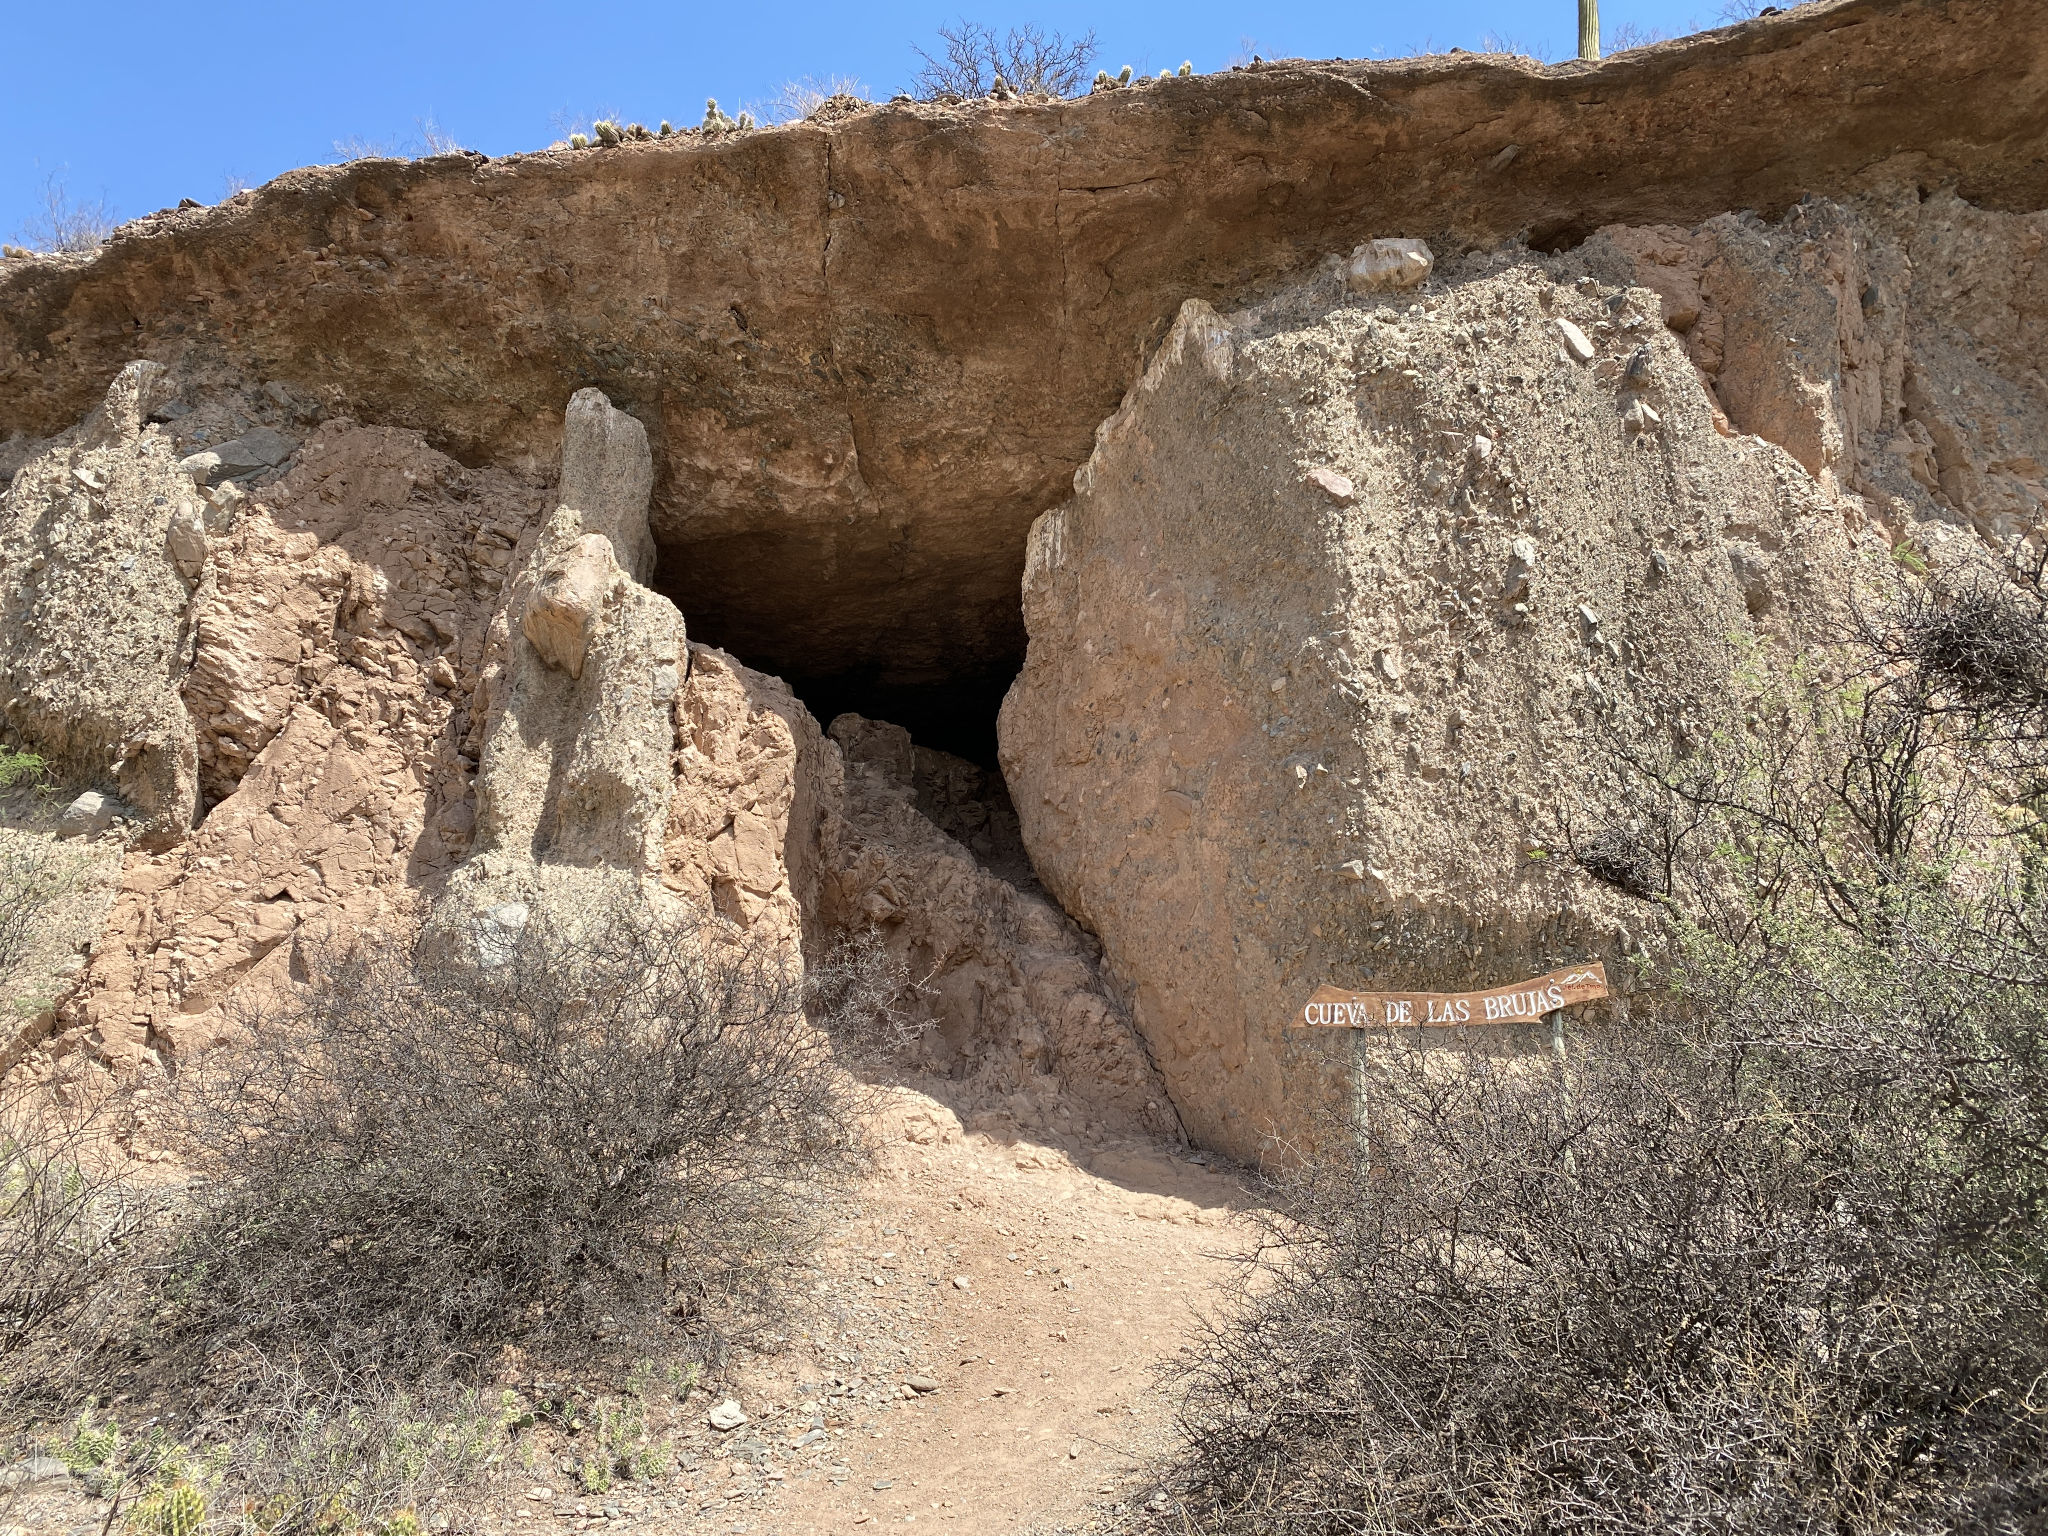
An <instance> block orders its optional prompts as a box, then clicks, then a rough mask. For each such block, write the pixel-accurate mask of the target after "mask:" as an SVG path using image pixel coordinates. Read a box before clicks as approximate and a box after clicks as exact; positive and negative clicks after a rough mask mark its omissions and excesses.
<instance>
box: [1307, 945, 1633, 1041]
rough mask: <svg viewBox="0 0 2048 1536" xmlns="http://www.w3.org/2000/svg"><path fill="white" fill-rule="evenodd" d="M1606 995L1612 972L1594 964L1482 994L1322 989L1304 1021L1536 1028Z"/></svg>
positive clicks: (1325, 1025) (1327, 1025)
mask: <svg viewBox="0 0 2048 1536" xmlns="http://www.w3.org/2000/svg"><path fill="white" fill-rule="evenodd" d="M1605 996H1607V968H1606V967H1605V966H1603V965H1601V964H1599V963H1598V962H1593V963H1590V964H1586V965H1574V966H1567V967H1566V968H1565V969H1563V970H1559V971H1552V972H1550V973H1549V974H1548V975H1545V976H1538V977H1536V978H1535V979H1533V980H1531V981H1518V982H1515V983H1514V984H1513V985H1511V986H1505V987H1488V988H1486V989H1484V990H1483V991H1478V992H1346V991H1344V990H1342V989H1341V988H1338V987H1321V988H1318V989H1317V991H1316V995H1315V996H1314V997H1312V998H1310V999H1309V1000H1308V1002H1307V1004H1306V1005H1304V1006H1303V1008H1302V1010H1301V1022H1302V1023H1303V1024H1306V1025H1309V1026H1311V1027H1313V1028H1317V1029H1388V1028H1393V1029H1405V1028H1415V1029H1419V1028H1422V1027H1425V1026H1427V1025H1432V1024H1434V1025H1439V1026H1444V1027H1450V1028H1456V1027H1457V1026H1459V1025H1462V1024H1533V1023H1536V1022H1537V1021H1539V1020H1541V1019H1542V1018H1543V1017H1544V1016H1545V1015H1547V1014H1551V1013H1555V1012H1556V1011H1557V1010H1558V1009H1560V1008H1569V1007H1571V1006H1572V1005H1573V1004H1575V1003H1590V1002H1592V1001H1593V1000H1594V999H1595V998H1601V997H1605Z"/></svg>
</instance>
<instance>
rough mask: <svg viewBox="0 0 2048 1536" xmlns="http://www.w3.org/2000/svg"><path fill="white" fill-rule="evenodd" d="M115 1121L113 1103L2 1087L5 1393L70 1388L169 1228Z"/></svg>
mask: <svg viewBox="0 0 2048 1536" xmlns="http://www.w3.org/2000/svg"><path fill="white" fill-rule="evenodd" d="M113 1126H114V1116H113V1114H112V1113H111V1112H110V1109H109V1106H107V1105H106V1104H105V1103H104V1102H100V1103H95V1104H92V1105H87V1106H70V1105H66V1104H63V1103H60V1102H58V1101H57V1100H56V1099H54V1098H52V1097H51V1096H50V1095H49V1094H48V1093H46V1092H45V1091H44V1090H43V1088H42V1087H41V1086H40V1085H37V1084H34V1083H30V1082H26V1081H22V1080H15V1081H12V1082H10V1083H4V1084H0V1392H5V1393H12V1394H20V1395H21V1396H20V1398H18V1400H25V1398H26V1395H28V1394H30V1393H31V1392H33V1393H34V1394H35V1395H36V1396H37V1397H38V1398H41V1397H46V1396H49V1395H52V1394H59V1395H61V1393H62V1392H63V1391H64V1390H66V1388H67V1387H68V1386H69V1385H70V1384H71V1382H72V1381H73V1379H74V1374H75V1371H76V1368H77V1366H78V1364H79V1361H80V1358H81V1357H82V1356H83V1355H86V1354H90V1353H91V1352H92V1351H93V1350H95V1349H97V1348H98V1347H99V1346H100V1344H101V1343H103V1342H104V1340H105V1339H106V1338H107V1337H108V1334H109V1332H110V1330H113V1329H114V1328H115V1327H116V1326H117V1324H118V1322H119V1318H120V1313H121V1304H122V1298H123V1297H124V1296H129V1295H130V1293H131V1292H132V1291H133V1290H134V1288H135V1284H136V1282H137V1280H138V1278H139V1269H140V1264H141V1260H142V1258H143V1256H144V1255H145V1254H146V1253H147V1252H148V1251H149V1249H150V1247H151V1244H152V1243H153V1241H154V1239H155V1238H156V1236H157V1234H158V1231H159V1225H160V1220H161V1217H162V1214H163V1205H164V1203H163V1200H162V1198H161V1197H160V1196H159V1195H157V1194H155V1193H153V1192H150V1191H146V1190H143V1189H140V1188H138V1187H136V1186H135V1185H134V1184H133V1183H132V1182H131V1181H130V1180H128V1179H127V1178H126V1177H125V1176H124V1173H125V1162H126V1153H125V1152H124V1150H123V1149H122V1148H120V1147H119V1146H117V1145H115V1143H114V1140H113ZM131 1299H132V1298H131Z"/></svg>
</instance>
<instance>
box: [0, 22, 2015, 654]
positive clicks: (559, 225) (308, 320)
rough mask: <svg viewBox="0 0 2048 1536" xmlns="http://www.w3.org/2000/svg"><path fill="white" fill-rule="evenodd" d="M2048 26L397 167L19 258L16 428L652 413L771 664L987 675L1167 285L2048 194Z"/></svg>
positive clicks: (1239, 89) (1127, 96)
mask: <svg viewBox="0 0 2048 1536" xmlns="http://www.w3.org/2000/svg"><path fill="white" fill-rule="evenodd" d="M2044 60H2048V16H2044V15H2043V14H2042V12H2041V9H2040V8H2039V7H2038V6H2036V5H2033V4H2030V3H2025V0H1835V3H1828V4H1818V5H1811V6H1803V7H1799V8H1796V9H1795V10H1794V11H1792V12H1790V13H1788V14H1786V15H1783V16H1779V17H1775V18H1770V19H1767V20H1762V21H1758V22H1754V23H1749V24H1746V25H1744V26H1740V27H1736V28H1729V29H1723V30H1722V31H1719V32H1716V33H1712V34H1706V35H1703V36H1701V37H1697V38H1692V39H1686V40H1682V41H1680V42H1675V43H1670V44H1665V45H1661V46H1659V47H1656V48H1652V49H1647V50H1642V51H1640V52H1638V53H1634V54H1629V55H1625V56H1622V57H1620V58H1617V59H1614V60H1610V61H1608V62H1606V63H1604V64H1601V65H1598V66H1590V65H1580V64H1567V65H1560V66H1554V67H1549V68H1545V67H1542V66H1537V65H1535V64H1533V63H1530V62H1528V61H1519V60H1513V59H1503V58H1498V57H1490V56H1477V55H1467V56H1438V57H1433V58H1429V59H1424V60H1412V61H1401V62H1398V63H1391V64H1373V63H1334V64H1308V63H1300V62H1287V63H1283V64H1277V65H1269V66H1264V67H1262V68H1259V69H1257V70H1250V71H1237V72H1230V73H1224V74H1218V75H1210V76H1203V77H1196V78H1193V79H1186V80H1175V81H1170V82H1160V83H1146V84H1144V85H1143V86H1142V87H1139V88H1134V89H1131V90H1129V91H1120V92H1114V93H1106V94H1103V95H1098V96H1096V97H1092V98H1088V99H1084V100H1080V101H1073V102H1060V103H1039V104H1032V103H1017V104H1009V105H995V104H987V105H982V104H976V105H971V106H965V107H942V106H925V105H914V106H886V107H878V108H876V109H874V110H872V111H869V112H866V113H862V114H859V115H856V116H852V117H847V118H842V119H839V120H837V121H835V122H832V123H830V124H800V125H795V126H791V127H787V128H782V129H775V130H767V131H762V132H758V133H753V134H747V135H737V136H729V137H726V138H723V139H721V140H718V141H715V142H704V143H699V142H694V141H693V142H691V143H688V144H683V145H676V144H674V142H673V141H671V142H669V143H662V144H653V145H636V146H629V147H626V148H622V149H618V150H602V151H600V150H590V151H580V152H563V153H551V154H537V155H525V156H514V157H510V158H507V159H503V160H496V161H485V160H484V159H483V158H482V157H479V156H460V155H456V156H439V157H434V158H430V159H427V160H421V161H415V162H396V161H367V162H358V163H355V164H352V165H347V166H339V167H330V168H319V169H309V170H305V171H299V172H294V173H291V174H290V175H287V176H285V177H282V178H279V179H278V180H277V181H276V182H273V183H271V184H270V185H269V186H267V187H265V188H263V189H260V190H259V191H257V192H254V193H251V194H245V195H243V196H239V197H237V198H235V199H231V200H230V201H229V202H228V203H227V204H224V205H222V206H221V207H219V208H214V209H195V210H187V211H183V212H175V213H171V214H167V215H162V216H156V217H154V218H152V219H149V220H143V221H138V222H137V223H136V224H133V225H130V226H127V227H126V228H125V229H124V230H123V232H121V233H120V234H119V235H117V237H116V238H115V239H114V240H112V241H111V242H110V243H109V244H108V245H107V246H106V247H105V248H104V249H103V250H102V251H101V252H100V253H98V254H97V255H96V256H95V257H93V258H91V259H90V260H82V261H81V260H77V259H68V258H67V259H51V260H32V261H10V262H8V263H6V264H5V266H0V437H5V436H7V435H11V434H14V433H26V434H29V435H41V434H44V433H48V432H51V431H54V430H57V429H59V428H61V427H62V426H63V425H65V424H66V423H68V422H69V421H72V420H76V419H77V417H78V416H79V415H80V414H82V412H83V410H84V409H85V408H86V407H87V406H89V405H90V404H91V402H92V401H93V400H94V399H96V398H97V397H98V395H99V394H100V393H102V392H103V391H104V390H105V388H106V385H107V382H108V380H109V379H110V378H111V377H112V376H113V374H114V373H115V372H116V371H117V370H118V369H119V367H120V366H121V365H122V364H124V363H125V362H127V361H128V360H130V359H132V358H134V357H137V356H148V357H153V358H156V359H158V360H161V361H164V362H166V363H169V364H171V365H172V366H173V367H174V368H178V367H182V368H201V369H204V368H219V369H224V370H228V371H231V372H234V373H236V374H239V375H241V376H244V377H250V378H264V379H276V380H281V381H283V382H285V383H288V384H291V385H292V386H294V387H295V388H297V389H299V390H302V391H304V392H305V393H307V394H309V395H312V396H314V397H317V398H319V399H321V400H322V401H324V403H325V405H326V408H327V409H328V410H330V411H334V412H348V413H350V414H354V415H356V416H358V417H360V418H361V419H364V420H368V421H375V422H380V423H386V424H390V425H394V426H403V427H412V428H416V429H418V430H420V431H422V432H424V433H425V434H427V436H428V437H429V439H430V440H431V441H433V442H434V443H435V444H436V445H437V446H439V447H441V448H443V449H445V450H446V451H449V452H451V453H452V454H454V455H455V456H457V457H458V458H461V459H463V460H465V461H468V462H471V463H481V462H486V461H488V462H492V463H499V464H508V465H509V464H517V463H522V462H523V463H527V464H531V465H534V466H541V467H544V466H546V465H548V464H550V463H551V462H552V461H553V459H554V457H555V455H556V453H557V452H558V451H559V446H560V430H561V427H560V419H561V418H560V409H561V402H562V400H564V399H565V398H566V397H567V396H568V395H570V394H571V393H573V392H574V391H575V390H576V389H578V388H581V387H585V386H591V385H595V386H597V387H600V388H603V389H604V390H605V391H606V392H607V394H609V395H610V396H611V398H612V399H613V400H614V401H616V402H617V403H618V404H619V405H620V406H621V407H622V408H624V409H626V410H627V411H629V412H631V413H632V414H634V415H635V416H636V417H638V418H639V419H640V420H641V421H642V422H643V423H644V424H645V425H646V427H647V429H648V433H649V438H650V442H651V445H652V447H653V451H654V457H655V462H656V484H655V492H654V501H653V506H652V510H651V516H652V523H653V529H654V533H655V537H656V540H657V542H658V544H659V547H660V563H659V566H658V569H657V574H656V578H655V580H656V584H657V585H658V586H659V587H660V588H661V589H662V590H663V591H665V592H667V593H668V594H670V595H671V596H673V597H674V598H675V599H676V600H677V601H678V603H679V604H680V605H681V607H682V608H683V609H684V611H685V612H686V613H688V614H689V615H690V616H691V622H692V626H693V632H695V633H701V634H704V635H706V636H707V637H709V638H712V639H715V640H716V641H718V642H719V643H721V644H724V645H726V646H727V647H728V648H730V649H732V650H734V651H735V652H736V653H738V654H741V655H744V656H746V657H747V658H748V659H749V660H750V661H752V662H754V663H757V664H758V665H761V666H763V667H765V668H768V669H769V670H772V671H778V672H782V673H785V674H788V675H791V676H794V677H801V678H806V679H816V680H819V682H820V683H822V684H825V685H830V684H831V683H833V682H834V681H835V680H837V681H840V682H842V683H845V684H846V685H847V686H850V687H863V688H872V689H877V690H882V691H888V690H896V691H899V692H903V691H911V692H914V691H916V690H919V689H935V690H943V689H945V688H947V687H959V686H961V685H962V684H963V680H965V681H968V682H971V683H972V685H973V686H974V687H976V688H980V689H982V690H983V691H985V690H986V687H987V686H989V685H991V680H1000V678H1001V677H1003V676H1004V675H1006V673H1007V671H1008V670H1010V669H1013V668H1014V667H1015V665H1016V664H1017V662H1018V660H1019V659H1020V657H1021V655H1022V652H1023V643H1024V636H1023V629H1022V625H1021V622H1020V620H1019V616H1018V608H1017V581H1018V577H1019V575H1020V573H1021V569H1022V565H1023V558H1024V543H1025V536H1026V533H1027V530H1028V528H1029V526H1030V523H1031V520H1032V519H1033V518H1034V517H1035V516H1036V515H1037V514H1038V513H1039V512H1041V511H1043V510H1044V509H1045V508H1046V507H1047V506H1049V505H1052V504H1053V503H1055V502H1057V501H1058V500H1060V499H1061V498H1062V497H1063V496H1064V495H1065V493H1066V487H1067V482H1068V479H1069V477H1070V476H1071V475H1072V473H1073V471H1074V469H1075V468H1076V467H1077V466H1078V465H1079V464H1080V463H1081V462H1082V461H1083V460H1084V459H1085V458H1086V455H1087V453H1088V450H1089V446H1090V443H1091V441H1092V438H1093V433H1094V429H1095V426H1096V424H1097V423H1098V422H1099V421H1101V420H1102V419H1103V418H1104V417H1105V416H1106V415H1108V414H1109V412H1110V411H1111V410H1112V409H1113V408H1114V406H1115V404H1116V401H1117V400H1118V398H1119V397H1120V396H1121V395H1122V393H1123V391H1124V389H1125V388H1126V387H1127V385H1128V384H1129V383H1130V381H1131V379H1132V378H1133V377H1134V376H1135V374H1136V372H1137V370H1138V368H1139V367H1140V365H1141V364H1142V362H1143V360H1144V358H1145V356H1146V354H1147V353H1148V351H1149V350H1150V348H1151V347H1153V346H1155V345H1156V344H1157V342H1158V340H1159V339H1160V337H1161V336H1163V334H1164V332H1165V327H1166V325H1167V323H1168V322H1169V321H1170V319H1171V317H1172V315H1173V314H1174V313H1175V312H1176V311H1177V309H1178V307H1179V305H1180V303H1181V302H1182V301H1183V300H1184V299H1186V298H1189V297H1204V298H1209V299H1212V300H1215V301H1216V302H1219V303H1223V302H1229V303H1241V302H1243V301H1244V300H1246V299H1247V298H1255V297H1256V296H1257V295H1258V294H1259V293H1261V292H1262V291H1265V290H1269V289H1272V288H1276V287H1278V286H1280V285H1282V284H1284V283H1286V282H1288V281H1290V280H1291V279H1292V278H1293V277H1295V276H1296V275H1298V274H1299V273H1300V272H1301V271H1302V270H1303V269H1304V268H1306V267H1310V266H1313V265H1314V264H1315V263H1316V262H1317V261H1319V260H1321V259H1322V258H1324V257H1325V256H1327V255H1329V254H1330V253H1332V252H1336V251H1342V250H1348V249H1350V248H1351V246H1352V245H1354V244H1355V243H1356V242H1357V241H1358V240H1359V239H1360V238H1363V237H1365V236H1368V235H1384V234H1407V235H1418V236H1425V237H1430V238H1432V239H1433V240H1434V241H1435V242H1436V243H1437V245H1438V248H1439V250H1452V251H1454V250H1456V249H1458V248H1460V247H1461V246H1469V245H1484V244H1488V243H1493V242H1503V241H1513V240H1517V239H1527V240H1529V241H1531V242H1533V243H1535V244H1537V245H1539V246H1555V245H1558V244H1563V243H1569V242H1570V241H1572V240H1574V239H1576V238H1579V237H1580V236H1582V235H1584V234H1586V233H1588V232H1590V231H1591V230H1592V229H1594V228H1596V227H1598V226H1600V225H1603V224H1607V223H1612V222H1632V223H1653V222H1675V223H1685V222H1689V221H1695V220H1698V219H1702V218H1705V217H1708V216H1710V215H1712V214H1715V213H1718V212H1721V211H1723V210H1726V209H1730V208H1755V209H1758V210H1761V211H1763V212H1765V213H1766V214H1769V213H1772V212H1775V211H1777V210H1779V209H1781V208H1782V207H1784V206H1785V205H1787V204H1789V203H1791V202H1793V201H1796V200H1797V199H1798V198H1800V197H1802V196H1805V195H1808V194H1813V193H1820V194H1831V193H1840V192H1844V191H1851V190H1854V189H1855V188H1856V187H1857V186H1860V185H1862V184H1865V183H1867V182H1870V181H1872V180H1873V179H1884V178H1890V179H1901V178H1903V179H1906V180H1914V179H1917V180H1918V181H1920V182H1922V183H1924V184H1926V185H1930V186H1932V185H1952V186H1954V187H1956V188H1957V189H1958V190H1959V191H1960V192H1961V193H1962V194H1963V195H1964V196H1966V197H1968V198H1970V199H1972V200H1975V201H1977V202H1979V203H1982V204H1985V205H1987V206H1992V207H2004V208H2028V207H2036V206H2040V205H2041V204H2043V203H2044V202H2048V195H2044V192H2048V162H2044V158H2043V156H2042V155H2041V153H2040V149H2041V145H2042V143H2043V142H2044V141H2048V64H2044V62H2043V61H2044Z"/></svg>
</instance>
